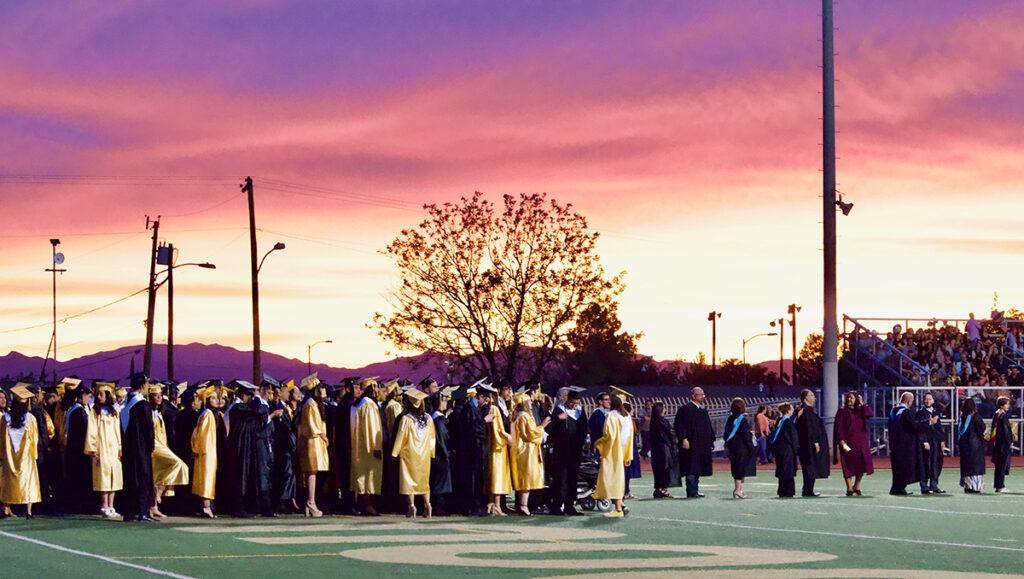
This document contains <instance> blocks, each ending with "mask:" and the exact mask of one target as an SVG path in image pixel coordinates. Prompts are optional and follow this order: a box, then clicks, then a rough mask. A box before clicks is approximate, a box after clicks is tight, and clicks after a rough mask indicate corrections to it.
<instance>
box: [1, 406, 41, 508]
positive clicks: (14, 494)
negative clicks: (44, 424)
mask: <svg viewBox="0 0 1024 579" xmlns="http://www.w3.org/2000/svg"><path fill="white" fill-rule="evenodd" d="M24 428H25V434H24V435H23V436H22V437H21V442H20V443H19V444H18V448H14V440H13V438H12V437H11V433H10V427H9V425H8V424H7V415H3V416H2V417H0V502H3V503H6V504H8V505H27V504H30V503H38V502H39V501H41V500H42V493H41V492H40V489H39V470H38V466H37V465H36V458H38V451H39V427H38V426H36V417H35V416H32V415H31V414H28V413H26V414H25V427H24Z"/></svg>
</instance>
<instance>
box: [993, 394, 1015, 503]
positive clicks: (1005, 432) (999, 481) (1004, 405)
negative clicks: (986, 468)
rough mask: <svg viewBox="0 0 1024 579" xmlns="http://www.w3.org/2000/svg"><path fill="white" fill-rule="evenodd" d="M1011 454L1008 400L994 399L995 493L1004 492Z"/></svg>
mask: <svg viewBox="0 0 1024 579" xmlns="http://www.w3.org/2000/svg"><path fill="white" fill-rule="evenodd" d="M1012 454H1013V430H1012V427H1011V426H1010V399H1009V398H1007V397H1006V396H1000V397H999V398H996V413H995V415H994V416H993V417H992V467H993V470H994V471H995V480H994V481H993V484H992V486H994V487H995V489H996V492H997V493H1003V492H1006V475H1008V474H1010V456H1011V455H1012Z"/></svg>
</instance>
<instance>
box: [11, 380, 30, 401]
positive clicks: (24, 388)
mask: <svg viewBox="0 0 1024 579" xmlns="http://www.w3.org/2000/svg"><path fill="white" fill-rule="evenodd" d="M11 396H13V397H14V398H15V399H17V400H21V401H22V402H25V401H26V400H28V399H29V398H32V391H31V390H29V389H28V384H25V383H24V382H18V383H17V384H15V385H14V387H13V388H11Z"/></svg>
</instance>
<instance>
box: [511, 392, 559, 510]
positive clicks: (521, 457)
mask: <svg viewBox="0 0 1024 579" xmlns="http://www.w3.org/2000/svg"><path fill="white" fill-rule="evenodd" d="M515 401H516V405H515V421H513V423H512V446H511V451H512V452H511V455H512V457H511V465H512V486H513V487H514V488H515V489H516V492H517V494H518V497H517V500H516V512H518V513H519V514H521V515H525V516H530V509H529V507H528V506H527V504H528V501H529V500H530V491H532V490H535V489H542V488H544V486H545V485H544V463H543V461H542V460H541V454H540V445H541V443H542V442H543V441H544V429H545V428H546V427H547V425H548V424H550V423H551V417H546V418H544V421H543V422H541V423H540V425H538V424H537V422H536V421H535V420H534V418H533V412H532V408H533V402H532V400H531V399H530V396H528V395H526V394H521V395H519V396H517V397H516V398H515Z"/></svg>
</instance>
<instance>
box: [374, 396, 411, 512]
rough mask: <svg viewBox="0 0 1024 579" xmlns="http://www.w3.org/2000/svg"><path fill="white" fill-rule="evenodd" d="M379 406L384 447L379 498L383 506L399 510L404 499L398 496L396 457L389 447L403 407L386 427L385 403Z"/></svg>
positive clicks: (393, 443) (392, 445) (400, 418)
mask: <svg viewBox="0 0 1024 579" xmlns="http://www.w3.org/2000/svg"><path fill="white" fill-rule="evenodd" d="M399 402H401V399H399ZM379 406H380V408H379V410H380V425H381V440H382V441H383V446H382V447H381V448H383V449H384V456H383V461H382V464H383V469H384V472H383V473H382V476H381V487H382V488H381V498H382V500H383V501H384V505H385V508H387V509H388V510H391V511H394V512H401V510H399V509H402V505H404V504H405V499H404V498H403V497H400V496H398V458H397V457H394V456H391V449H393V448H394V446H395V435H396V434H398V426H399V425H400V424H401V423H402V416H404V415H405V410H404V408H403V410H402V412H400V413H399V415H398V416H396V417H395V423H394V424H393V425H392V427H391V429H388V419H387V415H386V414H385V412H384V409H385V407H386V406H387V403H384V404H380V405H379Z"/></svg>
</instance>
